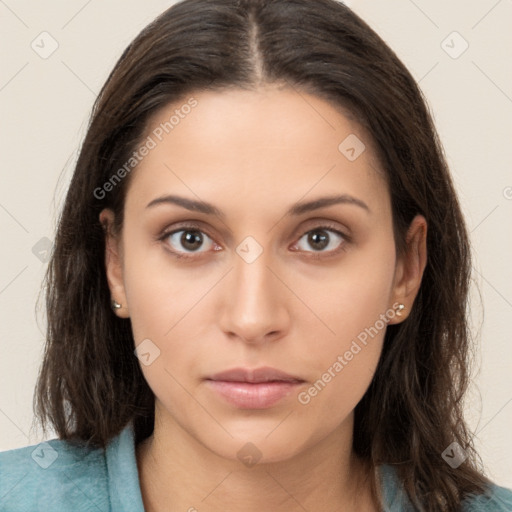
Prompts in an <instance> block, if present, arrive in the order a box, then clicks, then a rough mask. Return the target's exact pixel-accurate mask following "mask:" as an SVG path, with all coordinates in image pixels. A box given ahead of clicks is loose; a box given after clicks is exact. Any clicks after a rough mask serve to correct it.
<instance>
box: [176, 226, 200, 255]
mask: <svg viewBox="0 0 512 512" xmlns="http://www.w3.org/2000/svg"><path fill="white" fill-rule="evenodd" d="M181 243H182V245H183V247H185V248H186V249H188V250H191V251H194V250H196V249H198V248H199V247H200V246H201V244H202V243H203V237H202V236H201V233H200V231H190V230H189V231H184V232H183V235H182V236H181ZM187 244H188V245H187Z"/></svg>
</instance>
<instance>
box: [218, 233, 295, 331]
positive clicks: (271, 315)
mask: <svg viewBox="0 0 512 512" xmlns="http://www.w3.org/2000/svg"><path fill="white" fill-rule="evenodd" d="M258 246H259V244H258V245H256V243H255V241H254V240H245V241H243V242H242V243H241V244H239V246H238V247H237V254H236V255H235V257H234V268H233V272H232V273H231V278H230V280H229V285H228V292H227V293H228V295H229V297H228V299H227V300H226V301H225V310H224V311H223V312H222V325H221V327H222V329H223V330H224V331H225V332H228V333H232V334H236V335H237V336H239V337H241V338H243V339H245V340H259V339H261V340H262V339H264V338H265V336H266V335H268V334H271V333H273V334H276V333H278V332H281V331H282V330H283V329H284V328H285V326H286V322H287V318H288V315H287V308H286V304H285V303H284V301H285V300H286V298H285V296H284V293H283V292H284V290H282V289H281V290H280V289H279V288H280V287H281V288H282V284H281V283H280V282H279V280H278V279H277V278H276V277H275V275H274V273H273V272H272V271H271V270H270V269H269V268H268V267H271V266H272V262H271V259H272V257H271V254H270V251H266V250H263V248H262V247H261V246H259V247H258Z"/></svg>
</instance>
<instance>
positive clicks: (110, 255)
mask: <svg viewBox="0 0 512 512" xmlns="http://www.w3.org/2000/svg"><path fill="white" fill-rule="evenodd" d="M99 219H100V223H101V225H102V226H103V231H104V233H105V270H106V274H107V281H108V287H109V288H110V295H111V299H113V300H115V301H116V302H117V303H118V304H121V307H120V308H117V309H114V308H113V311H114V313H115V314H116V315H117V316H118V317H120V318H129V317H130V315H129V313H128V304H127V301H126V293H125V288H124V279H123V254H122V244H121V236H118V235H115V234H114V230H113V224H114V212H113V211H112V210H111V209H109V208H105V209H103V210H102V211H101V213H100V215H99Z"/></svg>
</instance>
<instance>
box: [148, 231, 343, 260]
mask: <svg viewBox="0 0 512 512" xmlns="http://www.w3.org/2000/svg"><path fill="white" fill-rule="evenodd" d="M180 231H184V232H186V231H197V232H199V233H202V234H203V235H206V236H207V237H208V238H210V240H212V241H213V238H212V237H211V236H210V235H209V234H208V233H207V232H205V231H204V230H203V229H201V228H200V226H198V225H195V224H185V225H182V226H180V227H179V229H172V230H167V231H164V232H163V233H162V234H161V235H160V236H158V238H157V240H158V241H160V242H164V241H165V240H166V239H167V238H168V237H170V236H171V235H174V234H175V233H179V232H180ZM315 231H327V232H330V233H335V234H336V235H339V236H340V237H341V238H343V241H342V242H341V243H340V246H339V248H338V249H334V250H331V251H316V252H313V253H312V254H310V255H309V256H307V257H308V258H312V259H320V258H326V257H327V258H328V257H331V256H335V255H337V254H338V253H339V252H341V251H344V250H346V248H345V245H346V243H348V242H350V241H351V238H350V237H349V236H348V235H346V234H345V233H343V232H342V231H340V230H339V229H336V228H335V227H333V226H331V225H328V224H323V225H320V226H317V227H314V228H313V229H309V230H308V231H306V232H305V233H303V234H302V235H301V237H300V238H299V239H298V240H300V239H301V238H303V237H304V235H307V234H309V233H313V232H315ZM167 245H168V244H167ZM168 250H169V251H170V252H171V254H172V255H173V256H175V257H176V258H179V259H188V260H192V259H197V258H199V257H200V256H194V255H193V254H195V253H188V254H187V253H180V252H177V251H175V250H174V249H168ZM298 252H300V250H299V251H298ZM307 252H309V251H307ZM197 254H200V255H201V254H204V253H197Z"/></svg>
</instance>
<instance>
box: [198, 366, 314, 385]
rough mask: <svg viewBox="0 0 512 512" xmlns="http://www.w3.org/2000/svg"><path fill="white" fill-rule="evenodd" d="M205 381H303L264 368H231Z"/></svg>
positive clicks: (274, 369) (284, 373)
mask: <svg viewBox="0 0 512 512" xmlns="http://www.w3.org/2000/svg"><path fill="white" fill-rule="evenodd" d="M206 380H221V381H226V382H251V383H258V382H270V381H282V382H304V381H303V379H300V378H299V377H295V376H294V375H290V374H288V373H286V372H283V371H281V370H277V369H276V368H270V367H269V366H264V367H261V368H254V369H251V368H231V369H230V370H225V371H223V372H220V373H216V374H215V375H211V376H209V377H207V379H206Z"/></svg>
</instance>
